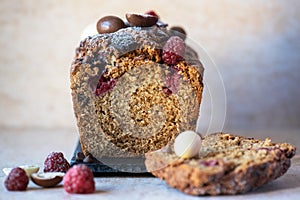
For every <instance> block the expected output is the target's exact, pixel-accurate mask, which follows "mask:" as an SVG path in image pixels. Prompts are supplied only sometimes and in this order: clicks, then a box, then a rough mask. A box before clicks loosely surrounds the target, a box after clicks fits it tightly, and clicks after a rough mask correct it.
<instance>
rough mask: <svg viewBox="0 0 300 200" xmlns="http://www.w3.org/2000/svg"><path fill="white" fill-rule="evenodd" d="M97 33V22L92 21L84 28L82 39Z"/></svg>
mask: <svg viewBox="0 0 300 200" xmlns="http://www.w3.org/2000/svg"><path fill="white" fill-rule="evenodd" d="M96 34H98V31H97V26H96V23H92V24H90V25H88V26H86V27H85V28H84V29H83V31H82V33H81V35H80V40H84V39H85V38H87V37H88V36H93V35H96Z"/></svg>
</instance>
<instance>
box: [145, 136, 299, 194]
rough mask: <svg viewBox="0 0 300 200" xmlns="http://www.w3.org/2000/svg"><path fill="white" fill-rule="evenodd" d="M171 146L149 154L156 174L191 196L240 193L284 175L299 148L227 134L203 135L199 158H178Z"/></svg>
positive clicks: (150, 166) (148, 161) (149, 165)
mask: <svg viewBox="0 0 300 200" xmlns="http://www.w3.org/2000/svg"><path fill="white" fill-rule="evenodd" d="M173 152H174V151H173V150H172V148H171V147H168V148H164V149H162V150H158V151H155V152H149V153H147V154H146V161H145V164H146V167H147V169H148V171H149V172H151V173H152V174H153V175H154V176H156V177H158V178H160V179H162V180H165V181H166V183H167V184H168V185H169V186H171V187H173V188H176V189H178V190H180V191H182V192H184V193H186V194H190V195H219V194H238V193H245V192H248V191H250V190H253V189H255V188H257V187H259V186H261V185H264V184H266V183H268V182H270V181H272V180H274V179H276V178H278V177H280V176H282V175H283V174H284V173H285V172H286V171H287V170H288V168H289V167H290V165H291V161H290V159H291V158H292V157H293V156H294V155H295V152H296V148H295V147H294V146H292V145H290V144H287V143H277V144H276V143H272V142H271V141H270V139H268V138H267V139H266V140H264V141H263V140H255V139H253V138H246V137H242V136H236V135H232V134H226V133H215V134H211V135H207V136H205V137H204V138H203V146H202V150H201V153H200V155H199V157H197V158H193V159H182V158H178V157H177V156H176V155H175V154H174V153H173Z"/></svg>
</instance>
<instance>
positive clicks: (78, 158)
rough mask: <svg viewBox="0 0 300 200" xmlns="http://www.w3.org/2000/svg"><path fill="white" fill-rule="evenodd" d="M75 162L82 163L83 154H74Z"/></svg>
mask: <svg viewBox="0 0 300 200" xmlns="http://www.w3.org/2000/svg"><path fill="white" fill-rule="evenodd" d="M75 159H76V161H78V162H82V161H83V159H84V154H83V153H82V152H81V151H79V152H77V153H76V158H75Z"/></svg>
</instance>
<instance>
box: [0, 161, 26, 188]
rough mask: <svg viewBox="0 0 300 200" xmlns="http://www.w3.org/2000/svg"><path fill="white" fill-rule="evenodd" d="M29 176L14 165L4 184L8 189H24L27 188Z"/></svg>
mask: <svg viewBox="0 0 300 200" xmlns="http://www.w3.org/2000/svg"><path fill="white" fill-rule="evenodd" d="M28 182H29V178H28V176H27V175H26V172H25V170H24V169H22V168H20V167H16V168H14V169H12V170H11V172H10V173H9V175H8V176H7V178H6V180H5V182H4V184H5V187H6V189H7V190H9V191H24V190H26V188H27V185H28Z"/></svg>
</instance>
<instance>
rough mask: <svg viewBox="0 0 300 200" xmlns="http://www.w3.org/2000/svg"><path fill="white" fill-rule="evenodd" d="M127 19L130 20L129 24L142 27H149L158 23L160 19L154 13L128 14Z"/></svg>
mask: <svg viewBox="0 0 300 200" xmlns="http://www.w3.org/2000/svg"><path fill="white" fill-rule="evenodd" d="M126 19H127V20H128V22H129V24H130V25H132V26H140V27H149V26H153V25H155V24H156V22H157V21H158V17H157V16H153V15H148V14H144V15H140V14H129V13H127V14H126Z"/></svg>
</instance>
